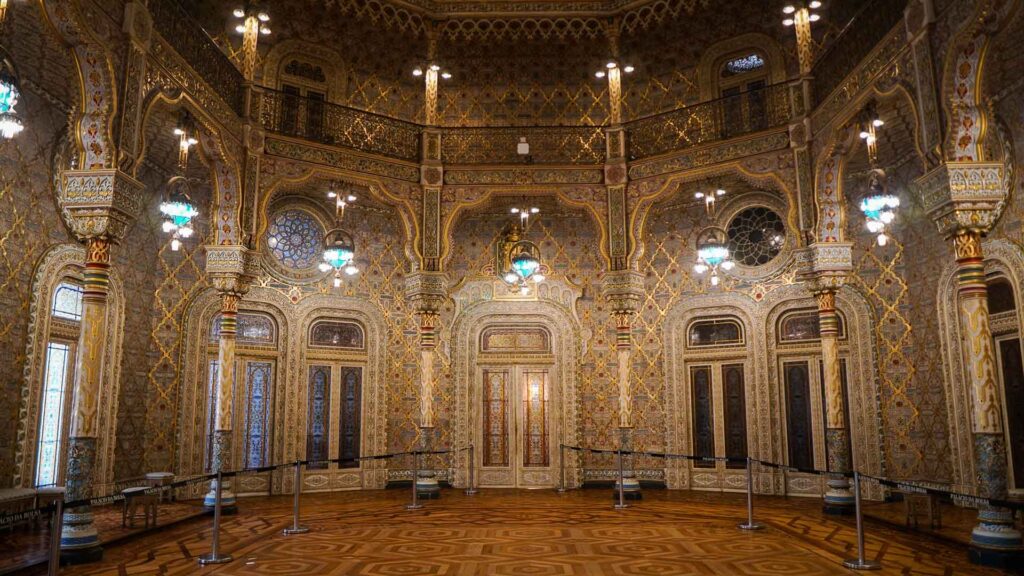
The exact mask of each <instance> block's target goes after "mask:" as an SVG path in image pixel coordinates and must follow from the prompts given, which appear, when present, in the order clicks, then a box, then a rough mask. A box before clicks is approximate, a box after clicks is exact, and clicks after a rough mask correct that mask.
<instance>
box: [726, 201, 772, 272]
mask: <svg viewBox="0 0 1024 576" xmlns="http://www.w3.org/2000/svg"><path fill="white" fill-rule="evenodd" d="M726 235H727V236H728V238H729V254H731V255H732V259H733V260H734V261H735V262H736V263H738V264H742V265H744V266H761V265H763V264H767V263H769V262H771V261H772V259H774V258H775V257H776V256H778V255H779V252H782V247H783V246H784V245H785V244H786V225H785V224H784V223H783V222H782V218H781V217H780V216H779V215H778V214H776V213H775V212H774V211H772V210H771V209H770V208H765V207H763V206H755V207H753V208H747V209H745V210H743V211H741V212H740V213H739V214H737V215H736V216H735V217H733V219H732V221H731V222H729V228H728V229H727V230H726Z"/></svg>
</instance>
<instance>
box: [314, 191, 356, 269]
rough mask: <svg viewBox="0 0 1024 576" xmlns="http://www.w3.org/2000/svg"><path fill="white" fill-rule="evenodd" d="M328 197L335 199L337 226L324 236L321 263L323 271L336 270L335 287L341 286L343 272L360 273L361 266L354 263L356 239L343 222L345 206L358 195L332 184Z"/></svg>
mask: <svg viewBox="0 0 1024 576" xmlns="http://www.w3.org/2000/svg"><path fill="white" fill-rule="evenodd" d="M327 197H328V198H330V199H332V200H334V211H335V212H334V216H335V227H334V228H332V229H331V230H328V231H327V235H326V236H325V237H324V253H323V262H321V263H320V266H319V268H320V271H321V272H330V271H331V270H334V280H333V281H334V287H335V288H339V287H341V281H342V273H344V274H346V275H348V276H353V275H355V274H358V273H359V268H358V267H356V265H355V264H354V260H355V257H356V241H355V239H354V238H353V237H352V235H351V234H349V233H348V232H347V231H346V230H345V229H343V228H342V227H341V222H342V220H343V219H344V218H345V208H347V207H348V206H349V204H351V203H352V202H355V201H356V196H355V195H354V194H351V193H346V192H338V191H337V190H335V186H334V185H331V186H330V188H328V190H327Z"/></svg>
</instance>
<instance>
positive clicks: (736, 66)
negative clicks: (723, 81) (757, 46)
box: [722, 54, 764, 76]
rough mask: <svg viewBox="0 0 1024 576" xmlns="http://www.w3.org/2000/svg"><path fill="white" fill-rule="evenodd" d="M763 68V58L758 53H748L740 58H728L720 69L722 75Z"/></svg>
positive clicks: (732, 74)
mask: <svg viewBox="0 0 1024 576" xmlns="http://www.w3.org/2000/svg"><path fill="white" fill-rule="evenodd" d="M761 68H764V59H763V58H761V56H759V55H758V54H750V55H748V56H744V57H742V58H736V59H734V60H729V61H728V62H726V63H725V67H724V68H723V69H722V75H723V76H734V75H736V74H743V73H745V72H753V71H754V70H760V69H761Z"/></svg>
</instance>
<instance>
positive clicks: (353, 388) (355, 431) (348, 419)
mask: <svg viewBox="0 0 1024 576" xmlns="http://www.w3.org/2000/svg"><path fill="white" fill-rule="evenodd" d="M362 380H363V370H362V368H342V369H341V425H340V426H339V428H340V432H341V433H340V438H339V440H340V441H341V442H340V444H341V445H340V447H339V450H338V458H339V459H340V460H341V466H340V467H341V468H358V467H359V461H358V460H356V458H358V457H359V430H360V425H361V422H360V420H361V417H360V413H359V412H360V411H359V406H360V396H361V394H362Z"/></svg>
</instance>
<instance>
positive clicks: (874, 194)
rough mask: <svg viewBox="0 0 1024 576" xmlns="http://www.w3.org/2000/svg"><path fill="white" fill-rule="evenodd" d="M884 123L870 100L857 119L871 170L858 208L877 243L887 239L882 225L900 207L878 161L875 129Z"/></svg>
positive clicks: (879, 243)
mask: <svg viewBox="0 0 1024 576" xmlns="http://www.w3.org/2000/svg"><path fill="white" fill-rule="evenodd" d="M884 125H885V122H883V121H882V119H881V118H879V116H878V114H877V113H876V112H875V107H874V105H873V104H869V105H868V107H867V108H865V110H864V114H863V116H862V119H861V131H860V138H861V140H864V144H865V146H867V151H868V162H869V164H870V166H871V171H870V172H869V173H868V186H867V189H866V190H865V191H864V194H863V195H862V196H861V199H860V204H859V206H860V211H861V212H862V213H863V214H864V222H865V225H866V226H867V229H868V232H871V233H872V234H876V235H877V236H876V239H877V241H878V245H879V246H885V245H886V244H888V243H889V235H888V234H886V227H887V226H888V225H890V224H892V222H893V220H895V219H896V209H897V208H899V207H900V199H899V197H898V196H896V195H895V194H892V193H890V192H889V189H888V179H887V177H886V174H885V170H883V169H882V168H881V167H879V165H878V133H877V130H878V129H879V128H881V127H882V126H884Z"/></svg>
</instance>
